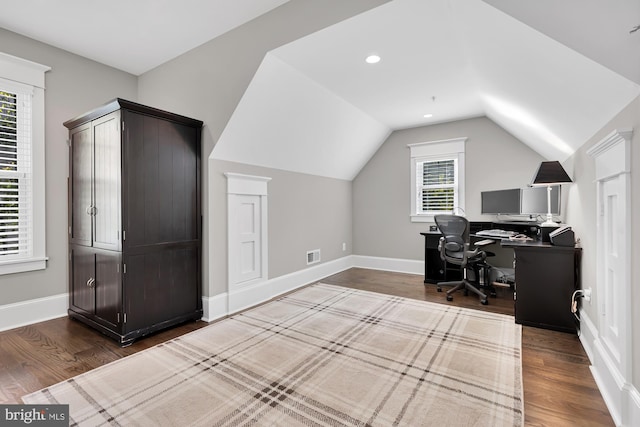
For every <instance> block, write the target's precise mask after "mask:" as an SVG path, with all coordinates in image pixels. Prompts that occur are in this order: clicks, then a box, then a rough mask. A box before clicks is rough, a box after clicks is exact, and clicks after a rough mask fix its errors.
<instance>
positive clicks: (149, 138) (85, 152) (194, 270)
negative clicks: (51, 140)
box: [64, 99, 202, 345]
mask: <svg viewBox="0 0 640 427" xmlns="http://www.w3.org/2000/svg"><path fill="white" fill-rule="evenodd" d="M64 125H65V126H66V127H67V128H68V129H69V135H70V148H69V169H70V170H69V226H68V233H69V295H70V301H69V310H68V313H69V316H70V317H72V318H74V319H77V320H80V321H82V322H84V323H86V324H88V325H90V326H92V327H94V328H96V329H97V330H99V331H101V332H103V333H104V334H106V335H108V336H110V337H112V338H114V339H116V340H117V341H118V342H119V343H120V344H122V345H125V344H129V343H131V342H132V341H133V340H134V339H136V338H139V337H142V336H144V335H147V334H149V333H151V332H154V331H156V330H159V329H162V328H166V327H168V326H171V325H175V324H177V323H180V322H184V321H186V320H191V319H199V318H201V317H202V300H201V279H200V276H201V273H200V272H201V268H202V266H201V255H200V254H201V218H200V210H201V208H200V203H201V202H200V200H201V197H200V188H201V184H200V134H201V127H202V122H201V121H199V120H194V119H190V118H187V117H183V116H179V115H176V114H171V113H168V112H165V111H162V110H157V109H154V108H151V107H146V106H143V105H140V104H137V103H133V102H129V101H125V100H122V99H116V100H114V101H112V102H110V103H109V104H106V105H104V106H102V107H100V108H98V109H96V110H93V111H91V112H89V113H87V114H85V115H82V116H80V117H78V118H75V119H72V120H69V121H67V122H65V123H64Z"/></svg>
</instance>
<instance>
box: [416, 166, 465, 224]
mask: <svg viewBox="0 0 640 427" xmlns="http://www.w3.org/2000/svg"><path fill="white" fill-rule="evenodd" d="M417 169H418V173H420V176H419V177H418V182H421V183H422V184H421V185H420V186H419V187H418V191H419V196H418V197H419V198H420V202H421V203H420V213H425V214H429V213H438V212H451V211H452V210H453V208H454V206H455V205H456V187H457V183H456V160H455V159H447V160H435V161H422V162H418V168H417Z"/></svg>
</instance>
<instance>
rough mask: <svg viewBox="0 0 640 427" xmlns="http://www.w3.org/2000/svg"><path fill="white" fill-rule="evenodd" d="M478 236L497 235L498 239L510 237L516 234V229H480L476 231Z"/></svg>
mask: <svg viewBox="0 0 640 427" xmlns="http://www.w3.org/2000/svg"><path fill="white" fill-rule="evenodd" d="M475 234H476V236H481V237H495V238H497V239H508V238H509V237H511V236H514V235H515V234H516V232H515V231H507V230H497V229H494V230H480V231H478V232H476V233H475Z"/></svg>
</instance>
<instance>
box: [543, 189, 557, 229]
mask: <svg viewBox="0 0 640 427" xmlns="http://www.w3.org/2000/svg"><path fill="white" fill-rule="evenodd" d="M541 226H542V227H558V224H556V223H555V222H553V214H552V213H551V186H550V185H548V186H547V220H546V221H545V222H543V223H542V224H541Z"/></svg>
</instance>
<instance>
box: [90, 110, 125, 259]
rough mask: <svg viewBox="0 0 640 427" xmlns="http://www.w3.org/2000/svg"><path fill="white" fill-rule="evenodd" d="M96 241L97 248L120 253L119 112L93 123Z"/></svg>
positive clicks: (94, 243)
mask: <svg viewBox="0 0 640 427" xmlns="http://www.w3.org/2000/svg"><path fill="white" fill-rule="evenodd" d="M93 140H94V197H93V198H94V206H95V209H94V212H93V216H94V239H93V240H94V241H93V245H94V247H96V248H102V249H109V250H119V249H120V230H121V225H120V171H121V168H120V112H119V111H116V112H114V113H111V114H109V115H107V116H105V117H102V118H100V119H99V120H96V121H95V122H94V123H93Z"/></svg>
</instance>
